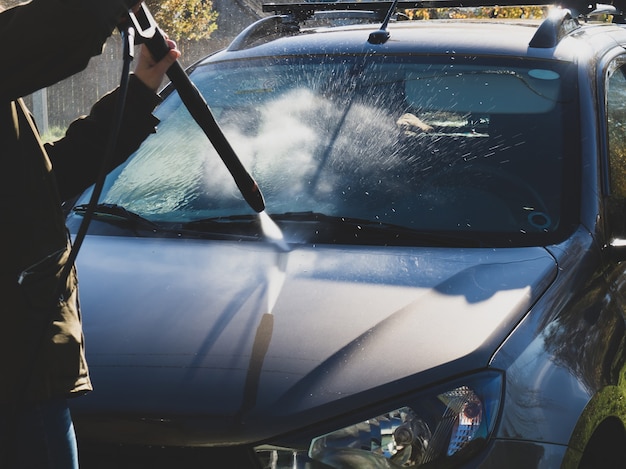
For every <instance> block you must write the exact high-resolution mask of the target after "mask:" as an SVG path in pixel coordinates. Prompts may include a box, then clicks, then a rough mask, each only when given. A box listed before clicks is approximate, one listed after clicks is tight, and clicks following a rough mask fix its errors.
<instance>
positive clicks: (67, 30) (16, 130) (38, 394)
mask: <svg viewBox="0 0 626 469" xmlns="http://www.w3.org/2000/svg"><path fill="white" fill-rule="evenodd" d="M131 3H132V2H131ZM125 9H126V6H125V5H124V2H123V1H122V0H65V1H64V0H33V1H32V2H30V3H28V4H24V5H21V6H18V7H15V8H12V9H10V10H6V11H4V12H2V13H0V41H1V43H3V44H4V45H5V46H4V47H3V50H4V51H6V53H3V60H2V62H1V65H0V67H2V68H0V71H1V72H2V80H1V83H2V84H1V85H0V164H1V169H0V213H1V214H2V220H3V221H2V227H1V229H0V246H2V247H3V251H2V252H3V254H2V262H0V295H1V296H0V297H1V298H2V299H3V302H2V303H3V305H2V307H1V308H0V331H1V335H0V370H2V380H0V404H5V405H12V404H13V403H14V402H15V401H16V400H20V401H21V402H24V401H38V400H42V399H47V398H51V397H63V396H71V395H75V394H81V393H84V392H86V391H89V390H90V389H91V383H90V381H89V376H88V371H87V366H86V363H85V357H84V345H83V337H82V329H81V323H80V310H79V305H78V292H77V281H76V278H75V275H74V273H73V275H71V276H70V278H69V279H68V281H67V283H66V285H65V294H64V297H63V299H62V300H59V299H58V298H55V295H54V291H55V290H56V288H57V283H58V282H57V278H58V277H59V274H60V272H61V269H62V268H63V265H64V262H65V260H66V259H67V255H68V251H69V245H68V236H67V230H66V228H65V220H64V216H63V212H62V210H61V200H63V199H66V198H70V197H72V196H74V195H77V194H78V193H79V192H80V191H82V190H83V189H84V188H86V187H88V186H89V185H91V184H92V183H93V182H94V181H95V178H96V175H97V172H98V169H99V167H100V162H101V160H102V158H103V156H104V152H105V149H106V145H107V139H108V138H109V134H110V132H109V130H110V128H111V125H112V113H113V109H114V107H115V100H116V94H117V92H113V93H111V94H109V95H107V96H105V97H103V98H102V99H101V100H100V101H99V102H98V103H96V105H94V107H93V108H92V110H91V113H90V114H89V116H85V117H82V118H80V119H78V120H76V121H75V122H73V123H72V124H71V125H70V127H69V128H68V130H67V133H66V136H65V137H64V138H63V139H61V140H59V141H58V142H55V143H54V144H50V145H43V144H42V143H41V141H40V139H39V135H38V133H37V130H36V128H35V125H34V123H33V121H32V118H31V116H30V114H29V113H28V110H27V109H26V108H25V106H24V104H23V102H22V100H21V99H20V97H21V96H24V95H26V94H29V93H31V92H33V91H35V90H37V89H39V88H41V87H44V86H47V85H50V84H53V83H55V82H56V81H58V80H60V79H62V78H65V77H67V76H69V75H71V74H73V73H75V72H77V71H79V70H81V69H83V68H84V67H85V66H86V65H87V63H88V61H89V58H90V57H91V56H93V55H95V54H98V53H99V52H100V51H101V50H102V46H103V43H104V41H105V40H106V38H107V37H108V36H109V35H110V34H111V31H112V30H113V28H114V26H115V25H116V23H117V21H118V18H120V17H121V15H122V14H123V13H124V11H125ZM7 56H8V58H7ZM158 102H159V98H158V96H156V95H155V94H154V93H153V92H152V91H151V90H149V89H148V88H147V87H145V86H144V85H143V84H142V83H141V82H140V81H139V80H138V79H136V78H135V77H131V82H130V85H129V92H128V98H127V105H126V108H125V115H124V119H123V121H122V131H121V134H120V138H119V144H118V146H117V148H116V152H115V161H113V162H112V165H111V169H112V167H114V166H116V165H118V164H119V163H121V162H122V161H124V160H125V158H127V157H128V155H129V154H130V153H131V152H132V151H134V150H135V149H136V148H138V146H139V145H140V144H141V142H142V141H143V140H144V139H145V138H146V137H147V136H148V135H149V134H150V133H151V132H153V131H154V128H155V126H156V124H157V120H156V118H154V117H153V116H152V115H151V111H152V110H153V109H154V107H155V106H156V105H157V104H158Z"/></svg>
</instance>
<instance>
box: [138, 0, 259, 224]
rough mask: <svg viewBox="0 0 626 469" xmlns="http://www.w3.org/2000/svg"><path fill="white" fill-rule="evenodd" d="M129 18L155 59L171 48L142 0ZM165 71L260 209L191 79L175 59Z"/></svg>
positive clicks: (249, 179) (248, 178) (253, 188)
mask: <svg viewBox="0 0 626 469" xmlns="http://www.w3.org/2000/svg"><path fill="white" fill-rule="evenodd" d="M129 19H130V21H131V22H132V24H133V27H134V29H135V41H136V43H137V44H141V43H144V44H145V45H146V47H147V48H148V50H149V51H150V53H151V54H152V57H153V58H154V60H156V61H159V60H161V59H162V58H163V57H165V55H167V53H168V52H169V50H170V49H169V47H168V45H167V42H166V40H165V37H164V36H163V34H162V33H161V30H160V29H159V28H158V26H157V24H156V21H155V20H154V18H153V17H152V15H151V14H150V11H148V9H147V7H146V6H145V4H143V3H142V4H141V8H140V9H139V10H138V11H137V12H135V13H134V12H132V11H131V12H129ZM166 74H167V76H168V78H169V79H170V80H171V82H172V85H174V87H175V88H176V90H177V91H178V94H179V96H180V99H181V100H182V102H183V104H184V105H185V107H186V108H187V110H188V111H189V113H190V114H191V116H192V117H193V119H194V120H195V121H196V123H197V124H198V125H199V126H200V128H201V129H202V130H203V131H204V133H205V134H206V136H207V137H208V138H209V140H210V141H211V143H212V144H213V147H214V148H215V150H216V151H217V153H218V155H219V156H220V158H221V159H222V161H223V162H224V164H225V165H226V167H227V168H228V171H229V172H230V174H231V175H232V176H233V179H234V180H235V184H237V187H238V188H239V191H240V192H241V195H243V198H244V199H245V200H246V202H248V204H249V205H250V207H252V209H253V210H254V211H256V212H257V213H261V212H263V211H264V210H265V201H264V200H263V194H261V190H260V189H259V186H258V185H257V183H256V181H255V180H254V179H253V178H252V176H251V175H250V174H249V173H248V171H246V168H245V167H244V166H243V164H242V163H241V161H240V160H239V158H238V157H237V155H236V153H235V151H234V150H233V148H232V147H231V146H230V143H229V142H228V140H227V139H226V137H225V136H224V133H223V132H222V129H220V127H219V125H218V124H217V122H216V121H215V118H214V117H213V113H212V112H211V110H210V109H209V106H208V104H207V103H206V101H205V100H204V98H203V97H202V95H201V94H200V92H199V91H198V89H197V88H196V86H195V85H194V84H193V83H192V82H191V80H190V79H189V77H188V76H187V73H185V70H184V69H183V68H182V67H181V65H180V63H178V61H176V62H174V64H173V65H172V66H171V67H170V68H169V69H168V70H167V72H166Z"/></svg>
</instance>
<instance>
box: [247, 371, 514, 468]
mask: <svg viewBox="0 0 626 469" xmlns="http://www.w3.org/2000/svg"><path fill="white" fill-rule="evenodd" d="M501 395H502V375H501V374H500V373H498V372H486V373H481V374H479V375H473V376H471V377H468V378H465V379H463V380H460V381H455V382H452V383H449V384H447V385H445V386H439V387H437V388H434V389H431V390H429V391H427V392H424V393H420V394H419V395H417V396H415V397H413V398H410V399H408V400H406V405H403V406H399V407H396V408H395V409H394V410H392V411H389V412H384V413H382V414H380V415H377V416H376V417H374V418H369V419H366V420H362V421H360V422H358V423H356V424H354V425H350V426H347V427H344V428H341V429H339V430H335V431H332V432H330V433H326V434H324V435H321V436H319V437H317V438H313V440H312V441H311V442H310V445H309V449H308V451H304V450H298V449H292V448H282V447H277V446H268V445H265V446H262V447H258V448H256V450H257V454H258V455H259V457H260V459H261V460H262V462H263V465H264V467H265V468H268V469H270V468H271V469H283V468H285V469H286V468H289V469H306V468H315V467H332V468H342V469H347V468H358V469H366V468H387V469H392V468H402V467H414V468H418V467H421V466H425V465H428V463H434V464H436V465H439V464H444V465H446V463H453V462H454V463H458V462H460V461H461V460H465V459H466V458H468V457H470V456H471V455H472V454H474V453H475V451H477V450H479V449H481V448H482V447H483V446H484V445H485V443H486V441H487V439H488V437H489V435H490V434H491V432H492V431H493V428H494V425H495V421H496V419H497V415H498V411H499V408H500V400H501ZM316 463H322V464H321V465H317V464H316Z"/></svg>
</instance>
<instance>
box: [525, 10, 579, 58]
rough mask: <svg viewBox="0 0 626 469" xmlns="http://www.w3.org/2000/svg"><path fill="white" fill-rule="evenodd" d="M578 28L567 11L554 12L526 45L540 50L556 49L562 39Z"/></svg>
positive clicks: (577, 23) (576, 22)
mask: <svg viewBox="0 0 626 469" xmlns="http://www.w3.org/2000/svg"><path fill="white" fill-rule="evenodd" d="M578 28H580V23H579V22H578V21H577V20H576V19H575V18H572V14H571V13H570V11H569V10H555V11H554V12H552V13H551V14H550V15H549V16H548V17H547V18H546V19H545V20H544V21H543V23H541V26H539V29H537V32H536V33H535V35H534V36H533V38H532V39H531V40H530V43H529V44H528V45H529V46H530V47H537V48H542V49H549V48H552V47H556V45H557V44H558V43H559V41H560V40H561V39H562V38H563V37H565V36H567V35H568V34H569V33H571V32H572V31H574V30H575V29H578Z"/></svg>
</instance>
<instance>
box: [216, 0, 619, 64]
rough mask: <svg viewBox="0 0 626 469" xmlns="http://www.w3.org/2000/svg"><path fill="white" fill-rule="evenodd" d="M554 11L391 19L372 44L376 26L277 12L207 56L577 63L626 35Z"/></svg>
mask: <svg viewBox="0 0 626 469" xmlns="http://www.w3.org/2000/svg"><path fill="white" fill-rule="evenodd" d="M380 3H388V2H380ZM481 3H486V2H481ZM516 3H519V2H516ZM271 5H276V4H271ZM304 5H306V4H304ZM315 5H320V4H315ZM341 5H343V4H342V3H339V4H336V7H337V8H341ZM555 11H556V13H555V14H554V15H551V16H554V18H551V17H550V16H549V17H548V18H547V19H545V20H525V19H491V18H486V19H446V20H413V21H411V20H407V21H391V22H390V23H389V24H388V26H387V27H386V28H385V29H386V31H387V32H388V39H387V40H385V41H384V42H383V43H372V42H371V40H370V34H372V33H374V32H376V31H377V30H379V29H380V27H381V24H380V22H376V21H374V22H372V23H370V24H356V25H347V26H336V27H311V28H309V27H307V23H308V21H306V20H304V21H303V20H302V19H300V20H294V19H293V15H292V16H291V17H290V16H289V15H284V14H280V15H274V16H271V17H268V18H264V19H262V20H260V21H258V22H256V23H255V24H253V25H251V26H250V27H249V28H247V29H246V30H244V31H243V32H242V33H241V34H240V35H239V36H238V37H237V38H235V40H234V41H233V42H232V43H231V45H230V46H229V47H228V48H227V49H225V50H224V51H221V52H219V53H217V54H215V55H214V56H212V57H210V58H209V61H211V62H213V61H218V60H229V59H236V58H249V57H275V56H278V57H280V56H284V55H294V54H295V55H300V54H309V55H317V54H320V55H325V54H362V53H372V54H403V53H409V52H410V53H416V54H420V53H429V54H457V55H458V54H472V55H492V56H493V55H496V56H510V57H532V58H544V59H557V60H563V61H576V60H577V59H578V58H579V57H580V56H581V52H582V50H584V49H588V50H589V51H590V52H591V51H594V52H593V53H592V54H591V55H596V54H597V52H598V51H602V50H607V49H610V48H613V47H615V46H616V44H617V42H618V41H619V42H622V43H623V42H625V41H626V31H625V30H624V28H623V26H622V25H618V24H614V23H607V22H596V23H593V22H588V21H587V20H588V18H585V19H584V20H582V21H579V20H578V18H577V16H578V15H576V14H573V15H572V12H571V10H568V9H562V8H559V9H555ZM353 14H354V13H353ZM348 16H349V15H348ZM296 23H297V24H296ZM294 24H296V25H295V26H294ZM268 25H269V26H268ZM285 25H288V27H285ZM281 27H282V28H283V29H282V30H281ZM264 32H266V34H265V35H264Z"/></svg>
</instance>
